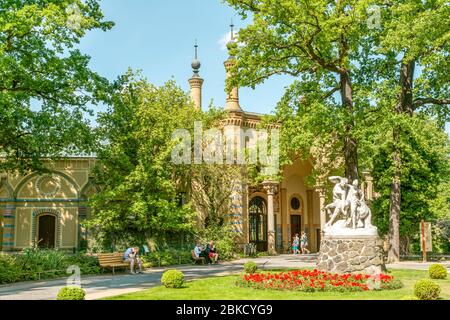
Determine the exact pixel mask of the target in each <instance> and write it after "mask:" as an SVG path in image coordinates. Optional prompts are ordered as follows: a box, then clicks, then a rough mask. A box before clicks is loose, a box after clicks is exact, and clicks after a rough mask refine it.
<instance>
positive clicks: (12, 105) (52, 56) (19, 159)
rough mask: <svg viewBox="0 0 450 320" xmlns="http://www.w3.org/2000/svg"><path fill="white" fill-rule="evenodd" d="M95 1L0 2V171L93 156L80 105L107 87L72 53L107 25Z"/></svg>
mask: <svg viewBox="0 0 450 320" xmlns="http://www.w3.org/2000/svg"><path fill="white" fill-rule="evenodd" d="M98 2H99V1H97V0H88V1H81V0H64V1H60V0H28V1H18V0H11V1H2V2H1V3H0V105H1V108H0V123H1V124H2V125H1V127H0V154H1V155H2V157H3V156H4V157H5V159H4V160H3V161H2V162H1V163H0V171H5V170H6V171H14V170H19V171H22V172H25V171H28V170H45V169H46V168H45V166H44V163H43V161H42V160H43V157H45V158H47V159H48V158H58V157H60V156H62V155H63V154H72V153H77V152H91V151H92V150H93V147H94V145H95V135H93V134H92V129H91V128H90V124H89V121H88V120H86V118H85V116H86V114H91V115H92V110H91V109H90V108H88V107H87V106H88V105H89V104H94V105H96V104H98V103H100V102H103V101H107V100H108V92H109V90H110V85H109V82H108V81H107V79H105V78H103V77H101V76H99V75H98V74H96V73H95V72H93V71H92V70H90V69H89V67H88V64H89V59H90V58H89V57H88V56H87V55H84V54H82V53H81V52H80V51H79V50H77V49H75V48H74V47H75V46H76V45H77V44H78V43H79V42H80V40H81V39H82V37H83V36H84V35H85V34H86V33H87V32H89V31H91V30H96V29H101V30H104V31H106V30H108V29H110V28H111V27H112V25H113V23H111V22H107V21H104V20H103V14H102V12H101V10H100V5H99V3H98ZM69 8H73V9H72V10H68V9H69ZM73 22H74V23H73Z"/></svg>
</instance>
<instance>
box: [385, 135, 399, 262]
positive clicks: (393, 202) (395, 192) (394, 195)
mask: <svg viewBox="0 0 450 320" xmlns="http://www.w3.org/2000/svg"><path fill="white" fill-rule="evenodd" d="M393 139H394V152H393V156H392V157H393V162H394V176H393V177H392V186H391V198H390V207H389V211H390V216H389V251H388V259H387V262H388V263H392V262H398V261H400V206H401V154H400V149H399V140H400V128H399V127H396V128H394V132H393Z"/></svg>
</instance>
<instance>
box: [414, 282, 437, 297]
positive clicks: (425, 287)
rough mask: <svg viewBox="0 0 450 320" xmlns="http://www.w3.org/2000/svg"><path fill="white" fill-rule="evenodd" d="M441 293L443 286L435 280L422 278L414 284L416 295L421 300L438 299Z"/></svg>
mask: <svg viewBox="0 0 450 320" xmlns="http://www.w3.org/2000/svg"><path fill="white" fill-rule="evenodd" d="M440 293H441V287H440V286H439V285H438V284H437V283H436V282H434V281H431V280H428V279H422V280H419V281H417V282H416V283H415V285H414V295H415V296H416V297H417V298H419V300H437V299H438V298H439V294H440Z"/></svg>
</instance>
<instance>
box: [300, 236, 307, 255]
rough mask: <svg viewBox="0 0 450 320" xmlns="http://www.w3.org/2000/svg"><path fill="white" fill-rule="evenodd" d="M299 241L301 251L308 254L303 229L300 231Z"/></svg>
mask: <svg viewBox="0 0 450 320" xmlns="http://www.w3.org/2000/svg"><path fill="white" fill-rule="evenodd" d="M300 243H301V249H302V253H303V254H306V253H307V254H309V250H308V248H307V247H308V236H307V235H306V232H305V231H303V232H302V237H301V239H300ZM305 252H306V253H305Z"/></svg>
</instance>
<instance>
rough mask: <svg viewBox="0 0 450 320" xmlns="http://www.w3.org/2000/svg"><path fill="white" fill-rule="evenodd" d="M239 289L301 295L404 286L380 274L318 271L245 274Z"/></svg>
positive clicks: (240, 281)
mask: <svg viewBox="0 0 450 320" xmlns="http://www.w3.org/2000/svg"><path fill="white" fill-rule="evenodd" d="M237 284H238V285H240V286H244V287H252V288H260V289H277V290H299V291H310V292H312V291H342V292H344V291H366V290H370V289H373V290H383V289H397V288H400V287H401V286H402V284H401V282H400V281H398V280H394V277H392V276H389V275H386V274H380V275H376V276H369V275H364V274H341V275H339V274H331V273H326V272H323V271H319V270H316V269H314V270H291V271H284V272H277V273H270V272H267V273H253V274H244V275H243V277H242V279H240V280H239V281H238V283H237Z"/></svg>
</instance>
